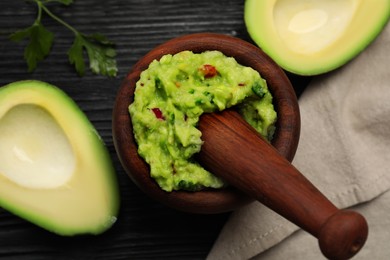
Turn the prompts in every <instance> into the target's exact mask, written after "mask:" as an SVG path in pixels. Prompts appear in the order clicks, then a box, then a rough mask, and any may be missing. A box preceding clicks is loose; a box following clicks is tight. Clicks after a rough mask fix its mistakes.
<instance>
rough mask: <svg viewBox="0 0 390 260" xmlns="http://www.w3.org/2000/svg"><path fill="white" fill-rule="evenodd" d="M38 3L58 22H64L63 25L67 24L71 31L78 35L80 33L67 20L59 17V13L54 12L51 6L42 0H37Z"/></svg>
mask: <svg viewBox="0 0 390 260" xmlns="http://www.w3.org/2000/svg"><path fill="white" fill-rule="evenodd" d="M35 1H36V2H37V3H38V5H39V6H40V8H42V9H43V10H44V11H45V13H47V14H48V15H49V16H50V17H51V18H53V19H54V20H56V21H57V22H58V23H60V24H62V25H63V26H65V27H66V28H68V29H69V30H70V31H72V32H73V33H74V34H75V35H78V34H80V33H79V32H78V31H77V30H76V29H75V28H74V27H73V26H71V25H70V24H68V23H67V22H65V21H64V20H62V19H61V18H59V17H58V16H57V15H55V14H53V13H52V12H51V11H50V10H49V8H47V7H46V6H45V5H44V4H43V3H42V1H41V0H35Z"/></svg>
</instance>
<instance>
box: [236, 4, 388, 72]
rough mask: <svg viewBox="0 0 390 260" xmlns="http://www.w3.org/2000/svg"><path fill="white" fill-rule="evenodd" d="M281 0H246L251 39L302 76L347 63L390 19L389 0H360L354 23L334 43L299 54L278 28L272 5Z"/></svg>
mask: <svg viewBox="0 0 390 260" xmlns="http://www.w3.org/2000/svg"><path fill="white" fill-rule="evenodd" d="M278 1H280V0H268V1H258V0H246V1H245V7H244V20H245V25H246V28H247V31H248V33H249V35H250V37H251V38H252V40H253V41H254V42H255V43H256V44H257V45H258V46H259V47H260V48H261V49H262V50H263V51H264V52H265V53H267V54H268V55H269V56H270V57H271V58H272V59H273V60H274V61H275V62H276V63H277V64H278V65H279V66H280V67H282V68H283V69H284V70H286V71H288V72H291V73H293V74H297V75H301V76H315V75H320V74H324V73H327V72H330V71H332V70H335V69H337V68H339V67H341V66H343V65H345V64H346V63H348V62H349V61H350V60H352V59H353V58H354V57H355V56H357V55H359V54H360V53H361V52H362V51H363V50H364V49H365V48H366V47H367V46H368V45H369V44H370V43H371V42H373V41H374V40H375V39H376V37H377V36H378V35H379V34H380V33H381V31H382V30H383V28H384V27H385V26H386V24H387V22H388V21H389V19H390V0H371V1H364V0H360V1H359V3H357V8H356V10H355V12H354V15H353V17H352V19H351V23H350V24H349V25H348V27H347V29H346V30H345V32H344V33H343V34H342V35H341V36H340V37H339V38H338V39H337V40H336V41H335V42H334V43H333V44H332V45H331V46H329V47H327V48H326V49H324V50H321V51H319V52H317V53H314V54H309V53H307V54H303V53H299V54H297V53H294V52H292V51H291V50H289V47H288V44H289V43H283V42H282V40H281V38H280V36H279V35H278V33H277V29H276V28H275V24H274V21H273V18H274V13H273V12H274V10H273V9H274V8H275V6H276V3H277V2H278ZM295 2H296V3H299V1H297V0H296V1H295ZM302 2H305V1H302Z"/></svg>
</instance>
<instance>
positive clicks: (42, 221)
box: [0, 80, 120, 236]
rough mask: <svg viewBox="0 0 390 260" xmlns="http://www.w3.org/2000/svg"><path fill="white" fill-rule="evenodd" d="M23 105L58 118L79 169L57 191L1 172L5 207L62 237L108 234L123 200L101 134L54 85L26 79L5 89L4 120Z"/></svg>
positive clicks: (0, 111)
mask: <svg viewBox="0 0 390 260" xmlns="http://www.w3.org/2000/svg"><path fill="white" fill-rule="evenodd" d="M22 104H33V105H37V106H40V107H41V108H43V109H45V110H46V111H47V112H48V113H50V114H51V115H52V116H53V117H54V118H55V119H56V121H57V122H58V124H59V125H60V126H62V129H63V130H64V132H65V133H66V135H67V136H68V139H69V142H70V143H71V145H72V147H73V150H74V153H75V154H76V159H77V166H76V169H75V171H74V172H73V176H72V179H71V180H70V181H69V183H66V184H65V185H64V187H60V188H55V189H32V188H31V189H30V188H26V187H22V186H19V185H17V184H15V183H13V182H12V181H10V180H8V179H7V178H6V177H4V176H3V175H2V174H1V173H0V207H2V208H4V209H6V210H7V211H9V212H11V213H13V214H15V215H17V216H19V217H21V218H23V219H25V220H27V221H29V222H31V223H33V224H35V225H37V226H39V227H41V228H43V229H46V230H48V231H50V232H52V233H55V234H58V235H62V236H75V235H81V234H94V235H97V234H100V233H103V232H104V231H106V230H107V229H109V228H110V227H111V226H112V225H113V224H114V223H115V222H116V219H117V215H118V212H119V207H120V197H119V187H118V182H117V177H116V172H115V169H114V166H113V163H112V160H111V158H110V155H109V152H108V149H107V148H106V146H105V144H104V142H103V140H102V138H101V137H100V136H99V134H98V132H97V130H96V129H95V128H94V126H93V124H92V123H91V122H90V121H89V119H88V118H87V116H86V115H85V114H84V112H83V111H82V110H81V109H80V108H79V107H78V105H77V104H76V103H75V101H74V100H73V99H72V98H71V97H69V96H68V95H67V94H66V93H65V92H64V91H62V90H61V89H60V88H58V87H56V86H53V85H51V84H49V83H46V82H42V81H38V80H24V81H17V82H13V83H10V84H8V85H5V86H3V87H1V88H0V120H1V118H2V117H3V115H4V114H5V113H6V112H7V111H8V110H9V109H11V108H12V107H14V106H17V105H22ZM0 156H1V155H0Z"/></svg>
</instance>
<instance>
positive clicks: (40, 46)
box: [10, 22, 54, 72]
mask: <svg viewBox="0 0 390 260" xmlns="http://www.w3.org/2000/svg"><path fill="white" fill-rule="evenodd" d="M25 38H28V39H29V43H28V44H27V46H26V48H25V49H24V59H25V60H26V62H27V65H28V71H29V72H32V71H33V70H34V69H35V68H36V67H37V63H38V62H39V61H42V60H44V59H45V57H46V56H47V55H48V54H49V52H50V49H51V46H52V44H53V39H54V35H53V33H52V32H50V31H49V30H47V29H46V28H45V27H44V26H43V25H42V24H41V23H40V22H35V23H34V24H33V25H32V26H30V27H28V28H25V29H23V30H20V31H17V32H15V33H13V34H11V36H10V40H12V41H15V42H19V41H21V40H23V39H25Z"/></svg>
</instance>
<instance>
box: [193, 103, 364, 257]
mask: <svg viewBox="0 0 390 260" xmlns="http://www.w3.org/2000/svg"><path fill="white" fill-rule="evenodd" d="M199 129H200V130H201V131H202V139H203V140H204V144H203V146H202V150H201V152H200V153H199V156H198V160H199V162H200V163H201V164H202V165H203V166H204V167H205V168H206V169H208V170H210V171H211V172H213V173H215V174H216V175H218V176H220V177H222V178H223V179H225V180H226V181H227V182H228V183H230V184H231V185H233V186H235V187H236V188H238V189H240V190H242V191H244V192H246V193H247V194H248V195H249V196H251V197H253V198H255V199H257V200H258V201H260V202H261V203H263V204H264V205H266V206H268V207H269V208H270V209H272V210H274V211H275V212H277V213H278V214H280V215H282V216H283V217H285V218H286V219H288V220H290V221H291V222H293V223H294V224H296V225H297V226H299V227H301V228H302V229H304V230H306V231H307V232H309V233H311V234H312V235H313V236H315V237H317V238H318V241H319V246H320V249H321V251H322V253H323V254H324V255H325V256H326V257H328V258H329V259H348V258H351V257H352V256H353V255H355V254H356V253H357V252H358V251H359V250H360V249H361V247H362V246H363V245H364V243H365V241H366V239H367V235H368V226H367V222H366V220H365V219H364V217H363V216H361V215H360V214H358V213H356V212H353V211H347V210H339V209H337V208H336V207H335V206H334V205H333V204H332V203H331V202H330V201H329V200H328V199H327V198H326V197H325V196H324V195H323V194H322V193H321V192H320V191H319V190H318V189H317V188H316V187H314V185H313V184H311V183H310V181H308V180H307V179H306V178H305V177H304V176H303V175H302V174H301V173H300V172H299V171H298V170H297V169H296V168H295V167H294V166H293V165H291V163H290V162H289V161H288V160H286V159H285V158H283V157H282V156H280V155H279V153H278V152H277V151H276V149H274V148H273V147H272V146H271V145H270V144H269V143H268V142H267V141H265V140H264V139H263V138H261V137H260V135H259V134H258V133H257V132H256V131H255V130H254V129H253V128H252V127H251V126H250V125H249V124H247V123H246V122H245V121H244V120H243V119H242V118H241V116H240V115H239V114H238V113H237V112H235V111H232V110H226V111H224V112H221V113H212V114H204V115H203V116H202V117H201V120H200V123H199Z"/></svg>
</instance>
